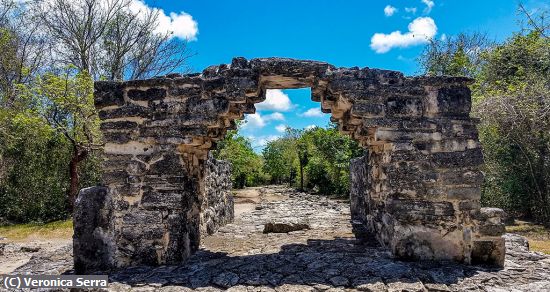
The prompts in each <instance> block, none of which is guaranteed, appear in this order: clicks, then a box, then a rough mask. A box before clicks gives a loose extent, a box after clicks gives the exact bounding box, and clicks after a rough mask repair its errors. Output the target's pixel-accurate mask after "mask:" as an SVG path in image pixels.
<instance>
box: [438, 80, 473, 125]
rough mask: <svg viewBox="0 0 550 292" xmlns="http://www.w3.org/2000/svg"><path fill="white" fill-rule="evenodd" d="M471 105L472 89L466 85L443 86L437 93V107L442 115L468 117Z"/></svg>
mask: <svg viewBox="0 0 550 292" xmlns="http://www.w3.org/2000/svg"><path fill="white" fill-rule="evenodd" d="M471 106H472V99H471V91H470V88H468V87H466V86H451V87H443V88H440V89H439V91H438V93H437V107H438V110H439V114H440V115H444V116H461V117H467V116H468V115H469V114H470V109H471Z"/></svg>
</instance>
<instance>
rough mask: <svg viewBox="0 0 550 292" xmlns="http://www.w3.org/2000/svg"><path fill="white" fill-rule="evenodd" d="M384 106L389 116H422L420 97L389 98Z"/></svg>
mask: <svg viewBox="0 0 550 292" xmlns="http://www.w3.org/2000/svg"><path fill="white" fill-rule="evenodd" d="M386 106H387V108H388V116H389V117H407V118H416V117H421V116H422V101H421V100H420V98H403V97H392V98H389V99H388V101H387V103H386Z"/></svg>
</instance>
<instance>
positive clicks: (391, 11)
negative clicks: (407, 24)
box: [384, 5, 397, 17]
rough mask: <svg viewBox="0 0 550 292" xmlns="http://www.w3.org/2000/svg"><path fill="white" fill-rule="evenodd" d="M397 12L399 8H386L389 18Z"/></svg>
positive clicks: (385, 11) (389, 6)
mask: <svg viewBox="0 0 550 292" xmlns="http://www.w3.org/2000/svg"><path fill="white" fill-rule="evenodd" d="M395 12H397V8H395V7H393V6H391V5H387V6H386V7H384V14H385V15H386V16H388V17H389V16H392V15H393V14H394V13H395Z"/></svg>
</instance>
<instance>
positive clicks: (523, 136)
mask: <svg viewBox="0 0 550 292" xmlns="http://www.w3.org/2000/svg"><path fill="white" fill-rule="evenodd" d="M484 58H485V60H486V64H485V65H484V67H483V69H482V71H481V72H480V74H479V75H478V79H477V84H476V87H475V88H476V90H475V92H474V93H475V95H476V96H475V100H476V103H475V108H474V113H475V114H476V115H478V116H479V117H481V118H482V123H481V125H480V127H479V128H480V140H481V142H482V144H483V146H484V154H485V161H486V174H487V182H486V184H485V186H484V189H483V202H484V203H485V204H488V205H494V206H499V207H502V208H504V209H506V210H507V211H509V212H510V213H513V214H516V215H517V216H521V217H527V218H530V219H535V220H538V221H540V222H550V181H549V180H550V176H549V175H550V157H549V153H550V116H549V113H548V111H549V109H550V39H548V38H546V37H543V36H542V35H541V34H540V33H539V32H538V31H532V32H529V33H527V34H515V35H514V36H513V37H511V38H510V39H508V40H507V41H506V42H504V43H503V44H500V45H497V46H495V47H494V48H493V49H492V50H490V51H487V52H486V53H484Z"/></svg>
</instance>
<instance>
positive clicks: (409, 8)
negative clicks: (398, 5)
mask: <svg viewBox="0 0 550 292" xmlns="http://www.w3.org/2000/svg"><path fill="white" fill-rule="evenodd" d="M405 11H406V12H408V13H412V14H416V7H405Z"/></svg>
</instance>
